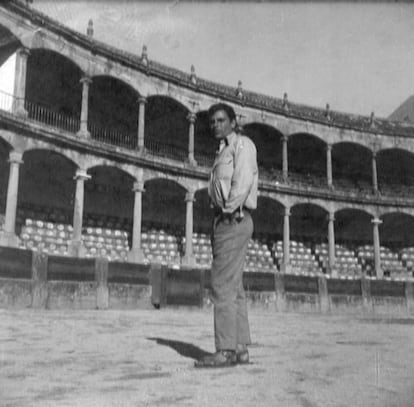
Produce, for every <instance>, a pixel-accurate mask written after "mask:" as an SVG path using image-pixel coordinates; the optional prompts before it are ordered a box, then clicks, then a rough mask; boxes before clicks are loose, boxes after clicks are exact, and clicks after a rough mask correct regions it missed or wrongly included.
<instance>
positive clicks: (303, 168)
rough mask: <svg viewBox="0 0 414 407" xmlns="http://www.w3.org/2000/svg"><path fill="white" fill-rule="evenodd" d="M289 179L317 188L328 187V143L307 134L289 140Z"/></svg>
mask: <svg viewBox="0 0 414 407" xmlns="http://www.w3.org/2000/svg"><path fill="white" fill-rule="evenodd" d="M288 160H289V179H291V181H298V182H305V183H308V184H310V185H315V186H325V185H326V143H325V142H324V141H322V140H321V139H320V138H318V137H316V136H314V135H311V134H306V133H297V134H293V135H292V136H290V137H289V140H288Z"/></svg>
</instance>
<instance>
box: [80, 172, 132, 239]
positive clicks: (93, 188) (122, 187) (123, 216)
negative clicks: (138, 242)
mask: <svg viewBox="0 0 414 407" xmlns="http://www.w3.org/2000/svg"><path fill="white" fill-rule="evenodd" d="M88 174H89V175H90V177H91V178H90V180H87V181H86V182H85V198H84V202H85V203H84V212H83V219H84V225H85V226H100V227H106V228H108V229H121V230H124V231H128V232H130V231H131V230H132V223H133V207H134V192H133V191H132V188H133V183H134V178H133V177H132V176H131V175H129V174H128V173H126V172H125V171H122V170H120V169H118V168H115V167H108V166H96V167H92V168H90V169H89V170H88Z"/></svg>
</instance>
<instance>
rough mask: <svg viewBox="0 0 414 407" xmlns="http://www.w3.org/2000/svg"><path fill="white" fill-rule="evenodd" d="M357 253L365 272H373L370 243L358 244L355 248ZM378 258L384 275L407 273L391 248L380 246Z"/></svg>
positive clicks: (405, 274)
mask: <svg viewBox="0 0 414 407" xmlns="http://www.w3.org/2000/svg"><path fill="white" fill-rule="evenodd" d="M357 253H358V258H359V259H360V262H361V264H362V266H363V269H364V270H365V272H366V273H367V274H368V275H370V274H373V268H374V247H373V246H372V245H364V246H360V247H358V249H357ZM380 259H381V268H382V270H383V271H384V274H385V275H386V276H387V275H388V276H390V277H407V276H408V275H409V273H408V271H407V269H406V268H405V267H404V265H403V264H402V262H401V260H400V259H399V256H398V253H395V252H393V251H391V249H389V248H387V247H384V246H381V247H380Z"/></svg>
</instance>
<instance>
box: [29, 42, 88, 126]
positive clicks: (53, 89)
mask: <svg viewBox="0 0 414 407" xmlns="http://www.w3.org/2000/svg"><path fill="white" fill-rule="evenodd" d="M82 76H83V72H82V70H81V69H80V67H79V66H78V65H77V64H76V63H75V62H74V61H73V60H71V59H69V58H67V57H66V56H64V55H62V54H60V53H58V52H56V51H52V50H48V49H44V48H39V49H32V50H31V51H30V54H29V57H28V61H27V78H26V109H27V110H28V113H29V117H30V118H33V119H35V120H39V121H42V122H43V121H46V122H47V121H48V120H49V118H50V113H49V112H51V113H53V114H55V115H56V114H58V115H60V117H62V120H63V119H65V120H72V121H73V123H69V124H68V126H69V127H70V130H71V131H73V132H75V131H77V129H78V128H79V118H80V113H81V106H82V85H81V83H80V79H81V78H82ZM47 124H50V123H48V122H47ZM72 127H73V128H72Z"/></svg>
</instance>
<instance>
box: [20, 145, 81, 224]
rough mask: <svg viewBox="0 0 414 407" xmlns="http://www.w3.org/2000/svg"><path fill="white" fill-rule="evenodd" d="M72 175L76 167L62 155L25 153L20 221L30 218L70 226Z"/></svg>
mask: <svg viewBox="0 0 414 407" xmlns="http://www.w3.org/2000/svg"><path fill="white" fill-rule="evenodd" d="M75 172H76V164H75V163H74V162H73V161H72V160H70V159H69V158H68V157H67V156H66V155H64V154H61V153H59V152H56V151H53V150H45V149H31V150H26V151H25V152H24V154H23V165H22V166H21V168H20V176H19V194H18V208H19V209H20V210H21V211H22V212H23V214H24V215H23V220H24V218H25V217H30V218H34V219H40V220H50V221H54V222H59V223H67V224H71V223H72V220H73V203H74V196H75V181H74V179H73V178H74V175H75ZM17 226H19V225H17Z"/></svg>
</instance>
